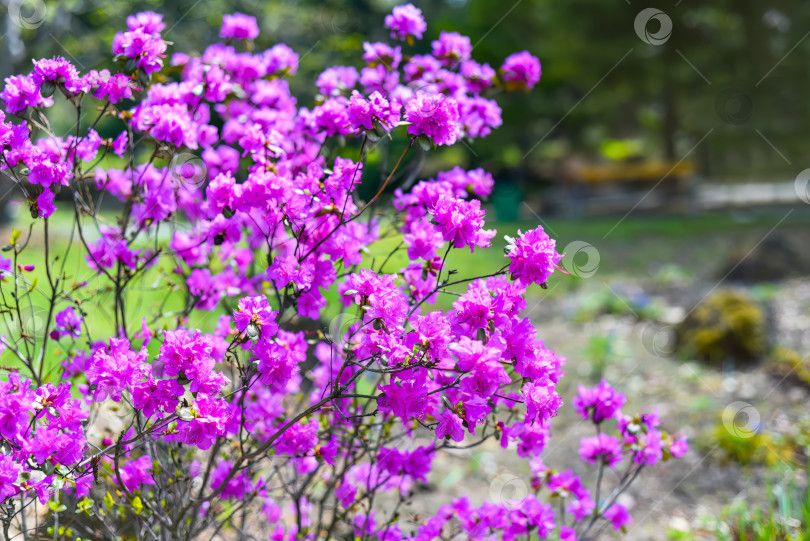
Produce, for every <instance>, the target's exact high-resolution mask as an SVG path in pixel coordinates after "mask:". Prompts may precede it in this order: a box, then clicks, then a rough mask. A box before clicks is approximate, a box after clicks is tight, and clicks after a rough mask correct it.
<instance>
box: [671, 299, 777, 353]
mask: <svg viewBox="0 0 810 541" xmlns="http://www.w3.org/2000/svg"><path fill="white" fill-rule="evenodd" d="M765 328H766V319H765V313H764V311H763V310H762V308H761V307H760V306H759V305H758V304H757V303H755V302H754V301H752V300H751V299H750V297H748V296H747V295H746V294H745V293H742V292H739V291H735V290H722V291H718V292H717V293H714V294H712V295H710V296H709V297H707V298H706V299H705V300H704V301H703V302H701V303H700V304H699V305H698V307H697V308H695V310H693V311H692V312H691V313H690V314H689V315H688V316H687V317H686V318H685V319H684V321H683V323H681V324H680V325H679V327H678V337H679V344H680V346H679V347H680V348H681V350H682V351H683V352H684V353H686V354H688V355H691V356H695V357H696V358H698V359H700V360H703V361H705V362H707V363H709V364H712V365H716V366H720V365H722V364H723V363H725V362H729V361H730V362H741V363H751V362H754V361H757V360H759V359H760V358H761V357H762V355H763V354H764V353H765V351H766V348H767V339H766V332H765V330H766V329H765Z"/></svg>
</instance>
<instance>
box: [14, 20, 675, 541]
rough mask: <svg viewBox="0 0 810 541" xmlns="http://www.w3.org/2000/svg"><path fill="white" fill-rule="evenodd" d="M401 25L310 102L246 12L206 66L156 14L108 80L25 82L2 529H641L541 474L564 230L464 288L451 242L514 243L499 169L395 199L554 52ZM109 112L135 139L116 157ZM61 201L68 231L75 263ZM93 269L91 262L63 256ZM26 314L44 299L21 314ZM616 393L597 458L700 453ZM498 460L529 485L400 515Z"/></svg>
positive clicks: (632, 459)
mask: <svg viewBox="0 0 810 541" xmlns="http://www.w3.org/2000/svg"><path fill="white" fill-rule="evenodd" d="M385 26H386V28H387V29H388V30H389V31H390V33H391V37H392V38H393V39H395V40H397V42H398V43H397V44H388V43H381V42H377V43H370V42H367V43H365V44H364V45H363V52H362V59H363V63H364V65H363V66H359V68H358V67H356V66H332V67H329V68H327V69H326V70H324V71H323V72H322V73H321V74H320V75H319V76H318V77H317V81H316V86H317V89H318V95H317V98H316V100H315V102H314V103H312V104H302V103H299V101H298V99H297V98H296V97H295V96H294V95H293V94H292V93H291V91H290V85H289V83H288V78H289V77H291V76H293V75H295V73H296V71H297V69H298V55H297V54H296V53H295V52H294V51H293V50H291V49H290V48H289V47H287V46H285V45H283V44H277V45H275V46H273V47H271V48H269V49H266V50H263V51H256V52H254V46H253V44H251V43H249V42H250V41H252V40H256V39H257V38H259V24H258V21H257V20H256V19H254V18H253V17H250V16H248V15H245V14H239V13H235V14H231V15H225V16H224V18H223V23H222V28H221V32H220V37H221V38H222V39H223V42H221V43H215V44H212V45H210V46H209V47H207V48H206V49H205V50H204V51H202V53H201V54H199V55H191V54H184V53H181V52H176V53H174V54H173V55H172V56H171V57H169V56H167V48H168V42H167V41H166V40H165V39H164V31H165V30H166V24H165V23H164V22H163V19H162V16H161V15H158V14H155V13H151V12H146V13H139V14H136V15H132V16H130V17H129V18H128V19H127V28H126V30H125V31H123V32H120V33H118V34H116V35H115V37H114V39H113V42H112V52H113V54H114V60H115V62H116V63H117V66H118V67H117V68H116V69H115V70H112V71H110V70H107V69H103V70H100V71H97V70H91V71H89V72H88V73H86V74H84V75H83V74H81V73H80V72H79V70H78V69H77V68H76V67H75V66H74V65H73V64H72V63H71V62H69V61H68V60H66V59H64V58H59V57H57V58H52V59H43V60H38V61H36V62H34V67H33V70H32V71H31V73H29V74H27V75H15V76H12V77H9V78H7V79H6V82H5V87H4V89H3V91H2V93H0V100H2V103H3V105H4V111H3V112H0V140H2V143H3V144H2V157H3V159H2V162H0V168H1V169H3V170H4V172H5V173H6V174H7V175H8V176H9V177H11V178H13V179H14V180H15V181H16V182H17V184H18V186H19V188H20V190H21V192H22V193H23V194H24V197H25V199H26V201H25V202H26V203H27V205H28V206H29V208H30V210H31V215H32V217H33V220H34V223H33V224H32V228H36V230H37V231H38V233H37V234H38V235H40V234H41V237H42V238H44V239H45V246H46V249H45V257H44V260H43V259H41V260H38V261H31V260H28V259H27V257H28V254H29V253H30V252H28V251H26V247H27V246H28V245H29V240H31V238H29V239H28V240H25V239H23V238H22V233H21V232H19V231H15V232H14V233H13V234H12V238H11V239H10V240H9V242H8V245H7V246H6V247H4V248H3V253H6V254H7V255H8V256H9V257H6V256H0V277H2V279H3V282H2V284H0V287H3V288H6V287H9V284H10V287H12V288H13V292H10V293H8V294H5V295H4V298H6V299H10V300H9V301H7V302H10V303H12V304H10V305H9V306H7V308H9V309H8V310H4V313H6V312H8V315H9V317H12V321H13V322H14V325H10V326H7V328H8V329H9V334H7V335H5V336H3V337H2V338H0V349H2V350H4V352H3V360H4V366H5V365H6V364H8V363H10V362H13V363H15V364H14V365H13V366H14V368H13V369H11V370H8V373H7V375H3V377H2V378H0V502H2V503H3V509H4V511H3V517H0V521H2V522H4V524H5V527H6V531H8V528H10V527H12V523H13V528H14V529H15V531H20V530H22V529H24V528H25V524H29V525H30V524H32V523H34V522H32V521H30V520H29V521H28V522H26V519H31V517H32V516H33V515H32V513H33V514H37V521H36V523H37V524H43V526H42V528H43V532H37V535H40V534H41V535H45V534H47V536H48V537H55V536H57V535H61V533H60V532H63V531H64V528H66V527H67V526H65V522H62V523H61V526H60V522H59V516H60V513H66V512H67V513H70V515H71V520H70V521H69V524H70V528H73V530H71V531H75V532H76V534H77V535H81V537H82V538H93V539H94V538H108V537H109V538H114V539H117V538H120V537H121V536H122V535H129V534H125V533H123V532H129V531H130V530H132V531H135V530H136V529H137V531H139V532H141V534H143V535H145V534H144V532H152V533H153V534H154V536H155V537H156V538H160V539H184V538H188V539H192V538H199V539H204V538H205V539H210V538H213V537H215V536H217V535H220V534H221V533H222V532H224V533H228V532H231V533H233V532H234V531H235V530H236V529H239V528H242V529H244V530H245V531H256V532H262V535H263V536H264V537H265V538H269V539H276V540H293V539H343V538H352V536H355V537H360V538H366V539H378V540H380V541H399V540H401V539H418V540H431V539H442V538H447V537H446V536H447V535H451V532H455V533H458V532H462V533H463V535H464V537H465V538H469V539H494V538H500V539H507V540H509V539H518V538H520V537H522V536H528V535H531V536H539V537H540V538H552V537H559V538H560V539H566V540H571V539H576V538H577V536H578V535H580V534H581V535H585V534H587V532H588V531H590V529H591V527H592V526H593V525H594V524H608V523H610V524H612V525H613V526H614V527H616V528H617V529H621V528H624V527H626V526H627V524H629V522H630V520H631V519H630V517H629V514H628V511H627V510H626V509H625V508H623V507H621V506H620V505H619V504H617V503H615V498H607V499H600V498H599V496H598V494H599V488H597V489H596V493H592V492H591V491H589V490H588V489H587V488H586V487H585V485H584V484H583V482H582V481H581V480H580V478H579V477H578V476H576V475H574V474H573V473H572V472H571V471H570V470H566V471H562V472H560V471H555V470H552V469H549V468H546V467H545V465H544V464H543V462H542V460H541V458H540V455H541V453H542V452H543V450H544V449H545V448H546V447H547V445H548V443H549V441H550V438H551V425H552V420H553V419H554V418H555V416H556V415H557V413H558V411H559V409H560V408H561V407H563V400H562V398H561V396H560V395H559V393H558V392H557V384H558V382H559V381H560V378H561V377H562V376H563V366H564V364H565V358H564V357H563V356H561V355H558V354H557V353H556V352H554V351H552V350H551V349H549V348H548V347H546V345H545V344H544V343H543V341H542V340H541V339H540V338H539V337H538V335H537V330H536V328H535V327H534V325H533V324H532V322H531V321H530V320H529V319H528V318H527V317H526V316H525V315H523V312H524V311H525V309H526V294H527V288H529V287H532V286H533V285H537V284H540V285H545V284H546V283H547V282H548V281H549V280H551V279H552V278H555V275H554V273H555V271H556V270H558V264H559V262H560V261H561V257H562V256H561V255H560V254H559V253H557V251H556V247H555V242H554V240H552V239H550V238H549V237H548V235H546V233H545V232H544V231H543V229H542V228H541V227H538V228H536V229H532V230H530V231H527V232H525V233H522V232H521V233H519V235H518V238H517V239H508V240H509V242H510V244H509V247H508V249H507V253H506V258H505V259H504V260H503V261H504V263H503V266H502V267H501V268H500V269H498V268H493V269H482V270H481V271H480V272H475V271H474V270H472V269H470V268H464V267H462V268H460V269H457V268H454V267H455V266H456V265H451V264H450V263H449V261H450V259H448V255H449V254H450V252H451V250H463V249H465V248H469V249H470V251H471V252H474V251H475V250H476V249H478V250H481V249H486V248H488V247H489V246H490V245H491V244H492V240H493V238H494V237H495V234H496V232H495V230H494V229H490V228H487V227H486V207H485V206H484V205H483V204H482V202H485V200H486V198H487V197H488V196H489V195H490V194H491V193H492V191H493V188H494V180H493V177H492V175H490V174H489V173H488V172H486V171H484V170H483V169H470V170H467V169H464V168H462V167H458V166H457V167H453V168H452V169H449V170H445V171H439V172H436V173H435V174H434V175H433V178H429V179H420V178H418V177H416V178H415V179H414V180H413V181H408V182H406V183H404V185H401V186H397V187H396V188H395V189H392V188H394V184H396V183H397V182H398V181H399V180H400V178H401V175H398V173H401V172H402V170H403V169H404V168H405V167H406V164H408V163H409V160H410V159H412V156H413V154H412V153H413V152H415V150H414V149H415V148H416V149H419V148H421V149H422V150H421V151H422V152H426V151H430V150H431V149H433V148H435V147H437V146H445V145H452V144H454V143H456V142H457V141H459V140H461V139H465V138H478V137H485V136H487V135H488V134H489V133H490V132H491V131H492V130H493V129H496V128H497V127H498V126H500V124H501V110H500V108H499V106H498V104H497V103H496V102H495V101H494V100H493V99H492V98H491V96H492V95H494V94H495V92H496V91H497V90H499V87H501V86H503V87H504V88H505V89H507V90H509V89H515V88H522V89H530V88H531V87H533V86H534V85H535V84H536V83H537V81H538V80H539V78H540V64H539V61H538V60H537V59H536V58H535V57H533V56H532V55H531V54H529V53H528V52H522V53H518V54H516V55H512V56H510V57H509V58H508V59H506V61H505V62H504V64H503V66H502V67H501V69H500V73H501V77H500V79H499V78H498V76H497V72H496V70H495V69H493V68H492V67H491V66H490V65H488V64H486V63H479V62H477V61H475V60H473V59H472V57H471V55H472V46H471V42H470V39H469V38H468V37H466V36H462V35H459V34H457V33H448V32H441V33H440V34H439V36H438V39H436V40H435V41H433V42H432V43H431V46H430V50H431V54H422V55H420V54H411V53H410V52H409V51H408V50H407V47H410V46H412V45H413V43H414V42H415V40H418V39H421V38H422V37H423V35H424V34H426V33H427V32H428V29H427V24H426V22H425V19H424V18H423V16H422V13H421V11H420V10H419V9H417V8H415V7H414V6H413V5H410V4H408V5H405V6H399V7H396V8H394V10H393V12H392V13H391V14H390V15H389V16H388V17H386V19H385ZM426 50H427V49H426ZM165 63H168V64H170V65H171V70H169V69H165V70H164V64H165ZM156 74H159V76H155V75H156ZM60 108H67V109H68V110H70V109H71V108H74V113H75V112H76V111H79V112H81V111H92V112H94V114H95V115H96V116H95V117H94V118H92V119H90V120H89V121H88V120H87V119H84V117H82V116H81V114H80V115H78V118H79V119H80V120H79V125H78V126H77V129H76V131H75V132H73V133H71V134H70V135H58V134H56V133H54V132H53V131H51V129H50V123H49V122H46V121H44V119H46V118H47V115H48V114H50V113H51V112H52V111H55V110H59V109H60ZM88 115H89V113H88ZM102 119H104V122H105V123H106V125H108V126H109V125H112V126H115V127H116V128H115V129H116V130H118V131H115V133H114V134H113V135H112V136H110V137H102V135H100V133H99V132H101V131H102V130H101V128H100V127H99V128H98V129H99V131H98V132H97V131H96V127H97V126H100V125H101V124H99V121H101V120H102ZM102 133H109V131H104V132H102ZM378 147H380V148H387V149H391V150H393V151H395V153H397V154H399V153H400V152H401V154H400V157H399V160H398V161H395V160H390V162H389V161H388V160H386V161H385V164H386V165H385V168H386V170H385V171H384V173H385V174H384V175H383V178H382V179H378V178H376V175H366V176H364V174H363V173H364V168H365V167H366V165H365V164H366V160H367V158H368V157H369V155H370V154H371V153H374V152H379V151H380V150H379V148H378ZM376 163H378V164H379V163H380V160H377V161H376ZM415 174H416V173H415ZM363 182H366V183H370V184H371V185H372V186H373V187H374V190H371V193H373V194H374V195H373V196H371V197H368V198H367V199H366V200H363V199H361V197H360V196H359V195H358V192H357V188H358V186H359V185H360V184H361V183H363ZM387 189H389V190H390V191H392V192H393V195H392V196H391V197H390V198H389V196H388V192H387ZM65 194H67V195H68V196H69V197H65ZM57 196H58V198H57ZM105 198H106V199H107V200H109V199H110V198H112V199H116V200H118V201H120V203H121V205H120V206H121V209H122V210H121V211H120V214H119V215H118V216H117V217H116V218H115V219H109V218H108V217H107V216H104V215H100V214H99V212H98V209H99V208H100V206H101V202H102V201H103V200H104V199H105ZM57 203H58V205H59V206H60V207H65V208H63V209H62V214H63V215H64V216H65V217H68V218H69V219H72V220H73V224H72V232H71V234H70V241H69V242H70V244H68V245H67V246H66V247H64V250H57V251H55V244H56V243H57V240H61V239H62V237H59V236H53V228H54V226H53V225H49V224H53V223H54V220H53V218H52V216H53V214H54V212H56V211H57V208H56V206H57ZM65 211H67V212H65ZM33 230H34V229H32V231H33ZM65 238H67V235H66V236H65ZM392 239H394V242H390V241H391V240H392ZM66 242H67V241H66ZM380 247H388V248H389V249H390V250H389V252H388V253H387V255H384V256H383V257H379V254H377V253H375V250H380V249H383V248H380ZM76 251H79V252H80V253H81V256H80V257H81V258H82V259H81V261H82V262H83V263H82V264H79V265H72V266H71V265H65V264H64V263H63V262H62V261H63V260H59V259H58V258H56V257H55V256H54V254H56V253H59V255H60V257H67V254H73V255H75V252H76ZM63 253H64V254H66V255H65V256H62V255H61V254H63ZM462 254H463V252H461V253H460V254H459V255H462ZM71 267H80V270H88V269H89V270H90V271H91V273H92V274H89V275H88V274H81V273H80V274H81V276H79V275H76V276H72V275H70V273H71V272H74V271H72V270H70V269H71ZM35 271H37V272H39V271H41V276H39V278H36V279H35V278H32V275H31V273H33V272H35ZM153 292H154V294H156V295H159V299H157V300H155V299H154V298H152V297H150V296H149V295H150V294H151V293H153ZM34 295H39V296H38V297H37V299H38V302H39V304H37V306H38V307H39V306H41V302H45V303H46V305H47V306H46V308H45V309H44V310H39V309H38V310H37V314H36V315H37V316H38V317H37V318H30V317H29V316H28V313H29V312H30V310H29V312H26V311H24V310H23V305H25V307H26V309H29V308H30V307H31V306H33V305H32V304H30V303H29V304H25V303H28V302H29V300H30V299H29V297H32V296H34ZM42 299H44V301H42ZM15 329H16V330H17V332H16V333H15V332H13V331H14V330H15ZM99 329H107V330H106V331H105V330H101V331H100V330H99ZM99 333H103V334H101V335H100V334H99ZM6 359H8V361H7V362H6ZM60 366H61V369H60ZM625 402H626V400H625V398H624V397H623V395H621V394H620V393H619V392H617V391H615V390H614V389H613V388H611V387H610V386H609V385H608V384H607V383H606V382H602V383H600V384H599V385H598V386H596V387H595V388H593V389H587V388H584V387H581V388H580V391H579V394H578V396H577V397H576V398H575V399H574V400H573V404H572V405H573V407H574V408H575V409H576V411H577V412H578V413H579V414H580V415H581V416H582V417H583V418H584V419H588V420H590V421H591V422H593V424H594V425H595V426H596V427H597V434H596V435H595V436H592V437H589V438H584V439H583V440H582V442H581V448H580V455H581V457H582V459H583V460H584V461H585V462H587V463H590V464H593V465H594V466H596V467H598V468H600V469H601V468H617V467H618V465H619V464H620V463H621V462H623V461H625V459H627V462H628V463H629V464H630V470H629V471H630V473H633V474H634V475H635V474H637V473H638V470H640V469H641V468H643V467H646V466H650V465H653V464H655V463H657V462H660V461H663V460H667V459H669V458H671V457H679V456H682V455H683V454H684V453H685V452H686V450H687V448H688V447H687V444H686V441H685V440H684V439H682V438H674V437H673V436H671V435H668V434H667V433H665V432H664V431H662V430H661V428H660V422H659V420H658V417H657V414H656V413H655V412H653V413H649V414H645V415H639V416H635V417H631V416H628V415H626V414H625V413H623V412H622V407H623V406H624V404H625ZM608 423H615V429H614V432H615V434H611V433H608V432H607V428H606V427H607V424H608ZM487 440H492V444H493V445H500V446H501V447H503V448H504V449H514V451H515V453H516V454H517V456H518V457H520V458H522V459H526V461H528V463H529V464H528V468H529V469H530V471H531V474H532V488H533V491H532V492H531V493H530V494H528V495H526V496H525V497H522V498H520V499H517V500H513V501H503V502H485V503H483V504H481V505H473V504H472V503H471V501H470V499H469V498H466V497H463V498H459V499H455V500H453V501H450V502H448V503H446V504H444V505H441V506H439V507H438V509H436V510H435V513H433V514H432V516H427V517H420V518H419V519H418V520H415V521H409V520H405V519H403V516H402V515H401V514H400V513H399V512H398V509H399V508H400V506H401V505H403V503H404V502H405V501H407V500H408V499H409V498H410V496H411V495H413V494H414V493H415V492H416V491H417V489H418V487H419V486H420V485H424V484H426V483H428V482H430V480H431V476H432V475H433V472H434V465H435V464H436V463H437V462H438V460H439V457H440V456H441V455H442V454H444V453H445V452H446V451H447V450H449V449H458V448H464V447H467V446H476V445H479V444H483V443H486V442H487ZM600 479H601V476H600ZM549 498H559V499H560V500H561V501H562V502H563V504H564V505H563V508H562V510H558V509H557V508H552V506H551V505H550V504H549V503H548V502H549ZM35 501H36V502H40V503H43V504H48V505H47V508H46V510H45V511H44V512H42V513H40V511H39V510H37V509H38V508H37V507H35V506H30V505H29V504H30V503H31V502H35ZM391 502H394V503H393V504H392V503H391ZM235 517H239V520H237V519H236V518H235ZM240 524H241V525H240ZM49 527H53V528H54V529H53V530H52V531H49V530H47V528H49ZM60 528H62V529H61V530H60ZM133 535H134V534H133ZM453 535H454V534H453Z"/></svg>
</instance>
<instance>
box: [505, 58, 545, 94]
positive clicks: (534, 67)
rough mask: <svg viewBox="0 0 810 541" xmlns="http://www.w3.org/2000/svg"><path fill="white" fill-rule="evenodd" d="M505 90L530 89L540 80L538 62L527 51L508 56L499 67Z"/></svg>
mask: <svg viewBox="0 0 810 541" xmlns="http://www.w3.org/2000/svg"><path fill="white" fill-rule="evenodd" d="M501 78H502V79H503V80H504V82H505V84H506V88H507V90H520V89H524V88H525V89H527V90H528V89H531V88H533V87H534V85H536V84H537V82H538V81H539V80H540V60H538V59H537V57H535V56H532V55H531V54H530V53H529V52H528V51H523V52H520V53H515V54H512V55H509V56H508V57H507V58H506V60H504V62H503V65H502V66H501Z"/></svg>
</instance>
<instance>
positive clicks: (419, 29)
mask: <svg viewBox="0 0 810 541" xmlns="http://www.w3.org/2000/svg"><path fill="white" fill-rule="evenodd" d="M385 26H386V28H389V29H390V30H391V37H392V38H394V39H398V40H400V41H406V40H408V39H409V38H411V39H422V34H423V33H424V32H425V30H427V23H426V22H425V18H424V17H423V16H422V10H420V9H419V8H417V7H414V5H413V4H405V5H402V6H396V7H395V8H394V10H393V11H392V12H391V14H390V15H386V16H385Z"/></svg>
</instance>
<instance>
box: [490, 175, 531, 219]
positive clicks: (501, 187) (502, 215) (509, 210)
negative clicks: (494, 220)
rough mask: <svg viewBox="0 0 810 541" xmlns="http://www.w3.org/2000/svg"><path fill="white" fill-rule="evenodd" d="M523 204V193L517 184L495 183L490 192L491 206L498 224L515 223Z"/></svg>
mask: <svg viewBox="0 0 810 541" xmlns="http://www.w3.org/2000/svg"><path fill="white" fill-rule="evenodd" d="M522 202H523V191H522V190H521V189H520V186H519V185H518V183H517V182H496V183H495V189H494V190H493V191H492V205H493V206H494V207H495V215H496V216H497V217H498V221H499V222H516V221H517V220H518V209H520V204H521V203H522Z"/></svg>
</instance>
